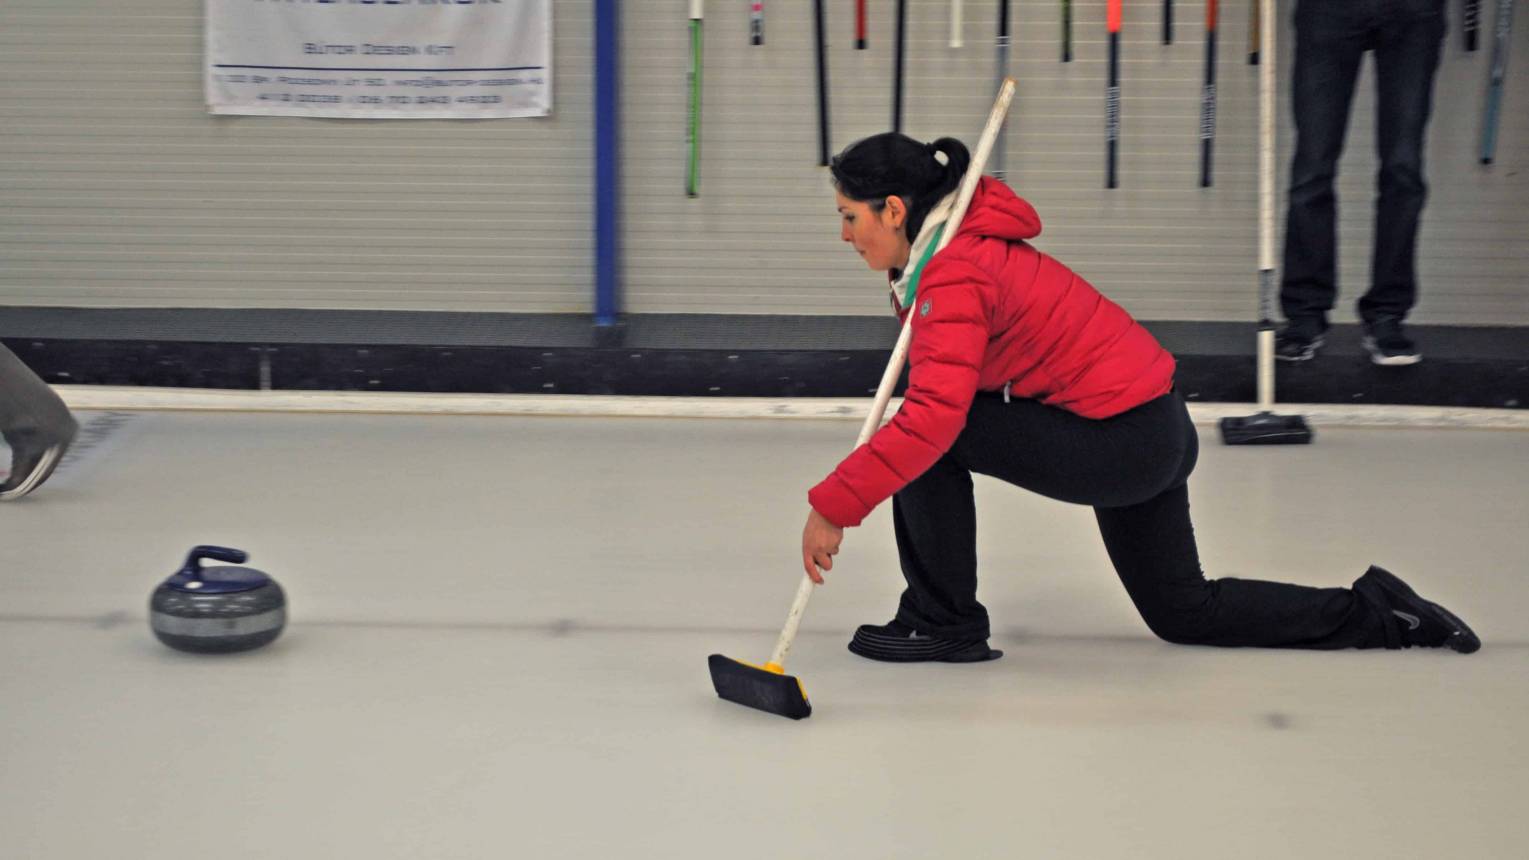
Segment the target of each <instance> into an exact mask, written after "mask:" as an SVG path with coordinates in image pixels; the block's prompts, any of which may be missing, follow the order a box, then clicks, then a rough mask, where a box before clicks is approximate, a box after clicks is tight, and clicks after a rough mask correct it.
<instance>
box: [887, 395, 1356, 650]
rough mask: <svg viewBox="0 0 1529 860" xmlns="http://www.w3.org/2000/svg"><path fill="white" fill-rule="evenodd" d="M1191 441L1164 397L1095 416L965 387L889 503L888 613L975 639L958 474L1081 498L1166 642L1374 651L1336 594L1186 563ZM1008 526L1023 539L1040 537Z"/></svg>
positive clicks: (1351, 604) (1191, 538) (979, 613)
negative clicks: (896, 599) (1218, 575)
mask: <svg viewBox="0 0 1529 860" xmlns="http://www.w3.org/2000/svg"><path fill="white" fill-rule="evenodd" d="M1198 455H1199V439H1198V436H1197V435H1196V434H1195V429H1194V426H1193V425H1192V424H1191V423H1190V419H1189V412H1188V410H1187V409H1185V408H1184V402H1183V400H1181V399H1180V398H1179V396H1178V395H1177V394H1167V395H1164V396H1162V397H1159V398H1158V399H1156V400H1153V401H1151V402H1149V403H1146V404H1143V405H1142V406H1139V407H1137V408H1135V409H1133V410H1131V411H1129V412H1126V413H1124V414H1121V415H1117V416H1115V417H1113V418H1107V419H1104V420H1093V419H1089V418H1082V417H1080V416H1077V415H1074V414H1072V413H1070V412H1066V411H1063V410H1061V409H1056V408H1053V407H1050V406H1045V405H1043V404H1040V403H1038V402H1036V401H1033V400H1016V401H1014V402H1012V403H1004V402H1003V400H1002V398H1000V397H997V396H991V395H985V394H983V395H978V397H977V399H976V401H975V402H974V403H973V404H972V408H971V412H970V414H969V415H968V417H967V424H966V429H965V430H964V431H962V433H961V435H960V437H958V438H957V439H956V443H955V445H954V446H952V447H951V449H950V451H949V452H948V453H946V455H945V456H944V457H943V458H941V459H940V460H939V462H937V463H935V465H934V466H933V467H932V468H930V469H929V471H927V472H925V473H924V474H923V475H921V476H920V477H919V478H917V479H916V480H914V481H913V482H912V483H911V484H909V485H908V486H907V487H905V488H904V489H903V490H902V492H900V493H898V494H897V496H896V497H895V498H894V499H893V521H894V524H895V526H896V530H897V549H898V553H899V555H900V557H901V560H902V569H903V576H904V577H905V578H906V579H907V580H908V588H907V590H906V591H904V592H903V596H902V601H901V604H900V606H899V607H898V612H897V618H898V620H899V621H901V622H903V623H904V624H907V625H909V626H910V627H912V628H914V629H915V630H917V631H919V632H921V633H927V634H933V635H938V636H945V637H949V638H956V639H985V638H987V636H988V634H989V627H988V615H987V609H986V608H984V607H983V606H982V604H981V603H979V602H978V601H977V549H976V546H977V512H976V506H975V504H974V503H973V498H972V477H971V473H973V472H976V473H979V474H983V475H990V476H992V477H995V478H998V479H1000V480H1003V481H1007V482H1009V483H1011V484H1014V485H1016V486H1019V487H1022V488H1024V489H1027V490H1030V491H1032V492H1036V493H1040V494H1041V495H1043V496H1048V497H1050V498H1053V499H1057V500H1060V501H1063V502H1072V503H1074V504H1080V505H1091V506H1092V507H1093V508H1094V513H1095V516H1096V517H1097V519H1098V521H1099V532H1100V534H1101V535H1103V537H1104V546H1105V549H1106V550H1108V552H1109V555H1110V560H1111V561H1112V562H1113V563H1114V565H1115V571H1116V573H1118V574H1119V575H1120V581H1121V582H1122V583H1124V584H1125V587H1126V592H1127V593H1128V594H1129V595H1130V596H1131V600H1132V601H1133V602H1134V603H1135V604H1136V608H1137V610H1138V611H1139V612H1140V613H1141V616H1142V618H1143V619H1144V620H1145V621H1146V622H1147V626H1148V627H1149V628H1151V630H1152V632H1153V633H1155V634H1157V635H1158V636H1160V637H1162V638H1163V639H1166V640H1168V641H1170V642H1179V643H1185V644H1201V645H1228V646H1232V645H1261V646H1268V647H1280V648H1350V647H1358V648H1379V647H1383V646H1384V645H1385V644H1386V642H1385V628H1384V623H1385V622H1384V621H1383V620H1382V616H1381V614H1380V613H1379V612H1377V611H1376V610H1375V609H1372V608H1371V605H1370V603H1369V602H1368V601H1367V600H1365V599H1364V598H1363V597H1361V596H1359V595H1356V594H1355V593H1354V592H1353V591H1352V590H1350V589H1347V588H1309V587H1306V586H1302V585H1286V584H1283V583H1277V582H1260V581H1257V580H1248V579H1216V580H1207V579H1206V578H1205V575H1204V574H1203V573H1202V572H1201V571H1200V556H1199V551H1198V550H1197V549H1196V548H1195V535H1194V526H1193V525H1192V524H1191V523H1190V521H1189V488H1188V485H1187V484H1186V480H1187V479H1188V477H1189V473H1190V472H1191V471H1193V469H1194V466H1195V460H1196V458H1197V457H1198ZM1015 528H1016V531H1018V532H1020V533H1021V534H1024V535H1025V536H1024V538H1023V539H1025V540H1044V539H1045V535H1044V534H1041V533H1037V532H1033V531H1032V532H1029V533H1028V534H1026V533H1025V531H1024V525H1023V524H1022V523H1017V524H1015Z"/></svg>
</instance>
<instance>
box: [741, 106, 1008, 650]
mask: <svg viewBox="0 0 1529 860" xmlns="http://www.w3.org/2000/svg"><path fill="white" fill-rule="evenodd" d="M1015 86H1016V84H1015V81H1014V79H1013V78H1004V81H1003V86H1001V87H999V88H998V100H997V101H995V102H994V103H993V110H992V112H991V113H989V114H988V117H987V125H986V126H984V127H983V129H982V137H981V138H979V139H978V140H977V151H976V152H975V153H973V154H972V161H971V164H970V165H969V166H968V167H967V168H966V175H965V176H963V177H961V187H960V190H959V191H958V192H957V193H956V202H955V206H953V207H952V208H951V210H950V217H949V218H947V219H946V221H945V230H944V232H942V233H941V234H940V241H939V244H937V245H935V249H934V250H935V253H936V254H938V253H939V252H940V251H941V250H943V249H944V248H945V246H946V245H948V244H950V240H951V239H952V238H953V237H954V236H955V235H956V231H957V230H959V229H960V227H961V221H962V219H964V218H965V217H966V209H967V207H968V206H970V205H971V202H972V196H973V195H974V194H976V193H977V183H978V182H979V181H980V180H981V179H982V168H983V166H984V165H986V164H987V160H988V156H989V155H990V154H991V153H992V151H993V144H994V142H995V141H996V140H997V139H998V132H999V130H1001V129H1002V128H1003V121H1004V117H1006V116H1007V115H1008V113H1009V103H1010V102H1012V101H1013V100H1014V88H1015ZM912 341H913V312H912V309H911V308H910V309H908V315H907V317H906V318H904V320H903V327H902V332H901V333H900V334H898V336H897V346H896V347H894V348H893V350H892V358H891V360H889V361H888V362H887V369H886V370H885V371H883V372H882V374H881V384H880V385H879V386H877V387H876V400H875V401H874V402H872V404H871V412H870V414H869V415H866V416H865V423H864V424H862V425H861V426H860V436H859V437H858V438H857V439H856V441H855V448H856V449H858V448H859V447H860V446H861V445H864V444H865V443H866V442H868V441H870V438H871V436H872V434H874V433H875V432H876V430H877V428H879V427H880V426H881V419H882V416H884V415H885V414H886V412H887V404H888V403H890V402H891V400H892V389H894V388H895V387H897V379H898V377H900V376H902V373H903V362H904V361H905V360H906V359H907V357H908V345H909V344H910V343H912ZM812 589H813V582H812V579H811V578H809V577H808V576H807V575H805V574H803V575H802V583H801V585H799V586H797V589H796V599H795V600H794V601H792V603H791V612H790V614H789V615H787V616H786V626H785V627H784V628H783V629H782V630H781V631H780V638H779V639H777V640H776V642H775V651H774V652H772V653H771V654H770V662H769V663H767V664H766V666H767V667H773V668H775V669H777V670H780V669H783V668H784V667H785V665H786V653H787V652H788V651H790V650H791V643H792V642H793V641H794V640H795V639H796V630H797V628H798V627H799V626H801V623H802V615H803V614H804V613H805V612H806V611H807V601H809V600H811V599H812Z"/></svg>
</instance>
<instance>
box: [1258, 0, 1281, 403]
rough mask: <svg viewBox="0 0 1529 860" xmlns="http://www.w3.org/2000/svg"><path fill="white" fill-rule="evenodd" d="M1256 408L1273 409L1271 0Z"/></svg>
mask: <svg viewBox="0 0 1529 860" xmlns="http://www.w3.org/2000/svg"><path fill="white" fill-rule="evenodd" d="M1258 3H1259V4H1260V6H1261V7H1266V8H1264V9H1263V15H1262V17H1263V18H1264V19H1265V20H1266V21H1269V22H1271V24H1270V26H1267V27H1261V28H1260V29H1259V48H1258V53H1259V62H1260V64H1261V65H1260V66H1259V69H1258V409H1259V411H1261V412H1268V411H1271V410H1272V409H1273V408H1274V293H1275V290H1276V285H1275V283H1274V88H1275V81H1274V63H1275V59H1276V57H1275V54H1274V30H1275V27H1274V26H1273V24H1272V22H1274V21H1275V20H1277V19H1276V18H1275V17H1274V0H1258Z"/></svg>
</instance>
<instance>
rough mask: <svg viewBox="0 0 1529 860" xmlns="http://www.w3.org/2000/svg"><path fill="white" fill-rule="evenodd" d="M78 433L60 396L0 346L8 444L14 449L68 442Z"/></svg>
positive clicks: (0, 408) (0, 428)
mask: <svg viewBox="0 0 1529 860" xmlns="http://www.w3.org/2000/svg"><path fill="white" fill-rule="evenodd" d="M78 429H79V425H77V424H75V422H74V417H73V416H71V415H70V414H69V407H68V406H65V405H64V401H63V400H62V399H60V398H59V396H58V394H57V393H55V392H54V391H53V389H52V388H50V387H48V384H47V383H46V382H43V381H42V380H41V379H39V378H38V376H37V374H35V373H33V372H32V369H31V368H29V367H27V366H26V365H25V364H23V363H22V362H21V359H19V358H17V357H16V354H15V353H13V352H11V351H10V350H9V349H6V348H5V346H4V345H0V433H3V434H4V435H5V440H6V443H7V444H9V445H10V446H11V447H13V448H14V447H16V446H17V445H30V446H34V447H35V446H39V445H49V444H52V443H55V442H65V441H69V440H71V439H73V438H74V434H75V431H76V430H78Z"/></svg>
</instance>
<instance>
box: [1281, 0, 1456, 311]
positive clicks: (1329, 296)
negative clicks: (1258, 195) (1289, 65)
mask: <svg viewBox="0 0 1529 860" xmlns="http://www.w3.org/2000/svg"><path fill="white" fill-rule="evenodd" d="M1444 8H1445V3H1444V0H1300V3H1299V5H1298V6H1297V7H1296V11H1295V72H1294V80H1293V81H1292V83H1291V104H1292V107H1293V109H1294V113H1295V131H1296V136H1295V158H1294V159H1293V160H1292V162H1291V165H1290V208H1289V212H1288V214H1287V218H1286V224H1285V260H1284V270H1283V277H1282V283H1281V285H1280V305H1281V308H1282V310H1283V311H1284V313H1285V318H1286V319H1288V320H1290V321H1291V322H1292V323H1296V324H1299V325H1305V326H1307V327H1314V328H1315V329H1317V330H1321V329H1323V328H1325V327H1326V318H1327V312H1328V311H1330V310H1332V307H1333V302H1334V301H1335V300H1336V298H1337V295H1338V275H1337V267H1338V252H1337V239H1336V235H1335V233H1336V220H1337V198H1336V196H1335V195H1334V193H1333V177H1334V175H1335V174H1336V173H1337V165H1338V157H1339V156H1340V155H1342V153H1343V138H1344V134H1345V133H1346V131H1347V129H1348V116H1349V105H1350V103H1351V102H1352V101H1353V97H1354V82H1355V81H1356V80H1357V78H1358V76H1359V63H1360V61H1361V60H1362V59H1363V58H1364V54H1365V52H1366V51H1373V52H1374V54H1375V89H1376V99H1375V145H1376V149H1377V150H1378V154H1379V156H1380V173H1379V175H1378V177H1377V183H1376V184H1377V187H1378V191H1379V193H1378V194H1377V196H1376V198H1375V246H1374V249H1373V254H1372V256H1371V259H1370V290H1369V292H1367V293H1365V295H1364V297H1363V298H1361V299H1360V300H1359V316H1360V319H1362V320H1364V321H1365V322H1366V323H1375V322H1379V321H1381V320H1396V321H1400V320H1402V319H1403V318H1405V317H1406V316H1407V313H1408V311H1410V310H1412V306H1413V305H1414V304H1416V303H1417V265H1416V258H1417V234H1418V219H1419V216H1420V215H1421V214H1422V211H1423V202H1424V200H1425V199H1426V198H1427V196H1428V186H1427V184H1426V183H1425V182H1424V181H1423V132H1424V130H1425V129H1426V128H1427V126H1428V116H1429V114H1430V112H1431V111H1432V109H1433V79H1434V73H1435V72H1436V71H1437V70H1438V68H1439V51H1440V43H1441V42H1442V41H1443V39H1444V30H1445V24H1444Z"/></svg>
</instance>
